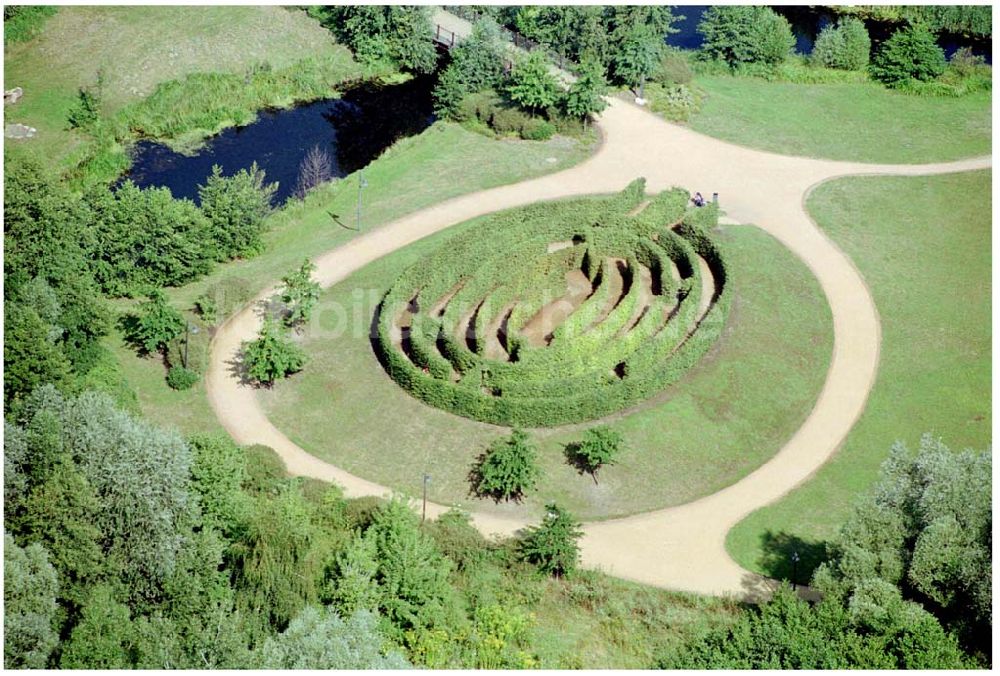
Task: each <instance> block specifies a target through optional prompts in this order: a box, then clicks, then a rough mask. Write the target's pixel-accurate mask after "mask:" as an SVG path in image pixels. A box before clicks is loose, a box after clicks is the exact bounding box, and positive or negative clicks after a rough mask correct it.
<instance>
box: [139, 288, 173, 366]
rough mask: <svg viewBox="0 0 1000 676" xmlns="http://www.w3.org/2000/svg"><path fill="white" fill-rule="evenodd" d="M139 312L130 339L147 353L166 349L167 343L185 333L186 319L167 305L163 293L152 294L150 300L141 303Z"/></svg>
mask: <svg viewBox="0 0 1000 676" xmlns="http://www.w3.org/2000/svg"><path fill="white" fill-rule="evenodd" d="M138 310H139V314H138V315H137V316H136V317H135V321H134V324H133V328H132V329H131V331H130V336H129V338H130V340H131V342H133V343H134V344H136V345H138V346H139V347H141V348H142V349H143V350H145V351H146V352H156V351H157V350H159V349H161V348H166V346H167V343H169V342H170V341H171V340H173V339H174V338H176V337H177V336H179V335H181V334H182V333H183V332H184V318H183V317H182V316H181V313H180V312H178V311H177V310H175V309H174V308H173V307H171V306H170V305H169V304H167V299H166V297H165V296H164V295H163V292H162V291H159V290H156V291H153V292H152V293H150V294H149V300H147V301H143V302H142V303H140V304H139V308H138Z"/></svg>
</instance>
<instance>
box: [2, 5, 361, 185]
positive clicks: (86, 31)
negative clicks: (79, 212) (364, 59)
mask: <svg viewBox="0 0 1000 676" xmlns="http://www.w3.org/2000/svg"><path fill="white" fill-rule="evenodd" d="M4 57H5V58H4V81H5V83H6V85H5V86H6V88H8V89H11V88H13V87H18V86H19V87H22V88H24V98H22V99H21V100H20V101H19V102H18V103H17V104H15V105H14V106H7V107H5V110H4V117H5V120H6V122H7V123H11V122H21V123H23V124H27V125H29V126H32V127H36V128H37V129H38V136H37V137H35V138H33V139H30V140H24V141H17V142H10V141H8V143H7V147H8V148H11V149H13V150H14V152H23V153H30V154H33V155H35V156H36V157H38V158H40V159H42V160H43V161H44V162H46V163H48V164H51V165H55V166H59V167H63V166H64V165H66V164H67V163H69V162H70V161H71V158H72V156H73V154H74V151H76V150H77V149H78V148H79V146H80V145H81V144H82V143H84V142H85V137H84V136H83V135H82V134H81V133H80V132H77V131H71V130H69V129H68V122H67V115H68V113H69V111H70V109H71V107H72V106H73V105H74V104H75V102H76V101H77V95H78V92H79V90H80V88H81V87H91V86H93V85H95V84H96V82H97V77H98V73H99V72H100V73H101V74H102V75H103V80H104V85H103V94H102V100H103V109H102V114H104V115H111V114H114V113H115V112H116V111H118V110H120V109H121V108H122V107H123V106H125V105H127V104H129V103H133V102H135V101H138V100H140V99H142V98H144V97H146V96H148V95H149V94H151V93H152V92H153V90H154V89H155V87H156V85H157V84H159V83H161V82H165V81H168V80H176V79H181V78H183V77H184V76H185V75H187V74H189V73H195V72H229V73H239V74H243V73H245V72H246V71H247V70H248V69H250V68H253V67H255V66H258V65H260V64H264V63H267V64H270V65H271V66H272V67H274V68H282V67H287V66H291V65H292V64H294V63H296V62H298V61H301V60H303V59H307V58H317V59H336V60H339V61H342V62H343V63H344V67H345V69H348V68H350V67H351V64H352V63H353V59H352V57H351V54H350V52H349V51H348V50H347V49H346V48H344V47H343V46H340V45H337V44H336V43H335V42H334V41H333V38H332V37H331V35H330V32H329V31H328V30H326V29H325V28H323V27H322V26H320V25H319V23H318V22H317V21H315V20H314V19H311V18H309V17H308V16H306V14H305V12H304V11H302V10H300V9H293V8H284V7H278V6H265V7H237V6H230V7H220V6H216V7H207V6H206V7H199V6H190V7H169V6H143V7H85V6H69V7H60V8H59V11H58V12H57V13H56V14H55V16H53V17H51V18H49V19H48V20H47V21H46V23H45V24H44V27H43V29H42V31H41V32H40V34H39V35H37V36H36V37H35V38H33V39H32V40H30V41H28V42H24V43H19V44H14V45H11V46H9V47H6V48H5V49H4ZM354 68H355V69H356V70H359V71H360V69H359V68H358V67H357V66H354Z"/></svg>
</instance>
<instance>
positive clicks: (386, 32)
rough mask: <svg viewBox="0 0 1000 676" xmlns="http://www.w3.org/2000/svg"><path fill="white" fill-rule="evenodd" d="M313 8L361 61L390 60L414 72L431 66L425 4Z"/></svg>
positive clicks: (433, 61) (431, 45)
mask: <svg viewBox="0 0 1000 676" xmlns="http://www.w3.org/2000/svg"><path fill="white" fill-rule="evenodd" d="M313 11H314V12H315V15H316V16H318V17H319V18H320V20H321V21H322V22H323V23H324V25H326V26H327V27H328V28H330V30H332V31H333V32H334V34H335V35H336V36H337V38H338V39H339V40H341V41H342V42H343V43H344V44H346V45H347V46H348V47H350V48H351V50H352V51H353V52H354V56H355V57H356V58H357V59H358V60H359V61H361V62H363V63H376V62H378V61H389V62H392V63H395V64H397V65H399V66H400V67H402V68H405V69H406V70H410V71H413V72H417V73H430V72H431V71H433V70H434V66H435V64H436V63H437V51H436V50H435V47H434V40H433V37H434V35H433V29H432V26H431V10H430V7H428V6H403V5H394V6H386V5H381V6H380V5H337V6H332V7H318V8H315V10H313Z"/></svg>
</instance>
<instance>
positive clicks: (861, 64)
mask: <svg viewBox="0 0 1000 676" xmlns="http://www.w3.org/2000/svg"><path fill="white" fill-rule="evenodd" d="M871 48H872V41H871V38H869V37H868V29H867V28H865V24H864V22H862V21H861V20H860V19H856V18H854V17H851V16H848V17H844V18H841V19H840V20H839V21H837V24H836V26H834V25H832V24H831V25H829V26H827V27H826V28H824V29H823V30H822V31H821V32H820V34H819V36H818V37H817V38H816V44H815V45H814V46H813V51H812V61H813V63H816V64H819V65H822V66H826V67H827V68H838V69H840V70H863V69H864V68H865V67H866V66H867V65H868V58H869V55H870V52H871Z"/></svg>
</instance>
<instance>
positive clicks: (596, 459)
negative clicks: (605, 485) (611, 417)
mask: <svg viewBox="0 0 1000 676" xmlns="http://www.w3.org/2000/svg"><path fill="white" fill-rule="evenodd" d="M624 446H625V440H624V439H622V435H621V434H619V433H618V432H617V431H616V430H613V429H611V428H610V427H608V426H607V425H600V426H598V427H593V428H591V429H589V430H587V431H586V432H584V434H583V439H582V440H581V441H580V443H578V444H577V445H576V449H575V453H574V454H575V456H576V458H577V461H578V462H579V463H580V465H581V466H582V467H583V468H584V469H585V470H586V471H588V472H590V475H591V476H592V477H594V483H597V470H599V469H600V468H601V467H603V466H604V465H613V464H614V463H615V459H616V458H617V456H618V455H619V454H620V453H621V451H622V450H623V449H624Z"/></svg>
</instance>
